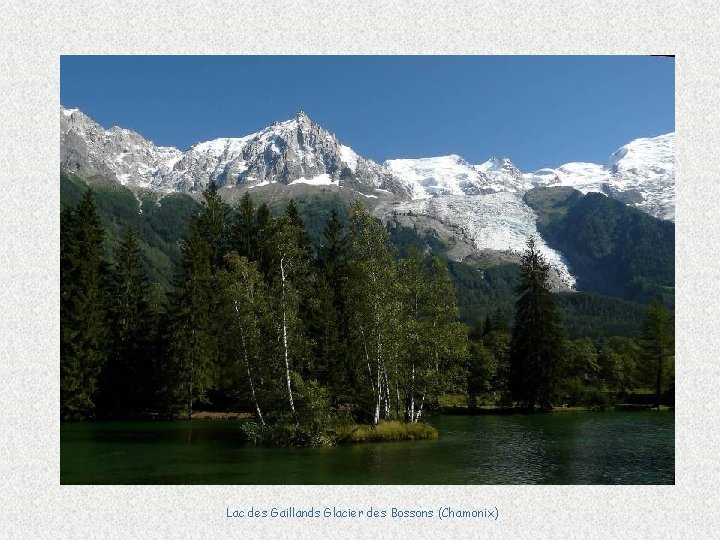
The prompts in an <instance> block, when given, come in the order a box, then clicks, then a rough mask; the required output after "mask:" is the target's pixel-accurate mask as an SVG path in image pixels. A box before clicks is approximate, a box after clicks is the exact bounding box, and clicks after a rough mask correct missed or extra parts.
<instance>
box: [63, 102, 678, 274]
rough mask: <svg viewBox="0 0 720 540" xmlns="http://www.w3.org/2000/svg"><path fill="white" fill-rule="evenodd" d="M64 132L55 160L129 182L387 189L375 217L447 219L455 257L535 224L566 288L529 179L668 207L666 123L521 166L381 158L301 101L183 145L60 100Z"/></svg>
mask: <svg viewBox="0 0 720 540" xmlns="http://www.w3.org/2000/svg"><path fill="white" fill-rule="evenodd" d="M60 135H61V137H60V148H61V153H60V166H61V168H63V169H65V170H68V171H70V172H73V173H76V174H78V175H79V176H82V177H90V176H93V175H102V176H105V177H109V178H114V179H116V180H117V181H118V182H120V183H121V184H123V185H125V186H128V187H130V188H145V189H152V190H156V191H162V192H174V191H179V192H188V193H192V192H198V191H201V190H202V189H204V188H205V187H206V186H207V185H208V184H209V183H210V182H211V181H214V182H215V183H217V184H218V185H219V186H223V187H226V188H230V189H233V188H240V189H246V188H248V189H250V188H261V187H262V186H265V185H269V184H283V185H288V186H293V185H297V184H308V185H316V186H335V187H336V188H337V189H348V190H352V191H354V192H357V193H361V194H363V195H365V196H366V197H370V198H377V195H378V194H383V197H382V198H381V199H382V200H379V201H378V202H379V203H380V204H378V205H376V206H375V210H374V211H375V213H376V215H377V216H378V217H380V218H383V219H385V220H387V219H389V218H390V216H392V218H393V219H398V220H399V221H400V222H401V223H402V222H407V223H405V224H407V225H412V226H414V227H416V228H417V227H420V228H434V229H436V230H440V229H442V230H444V231H446V232H447V231H450V232H449V233H448V234H449V235H450V236H452V237H453V238H455V237H457V238H458V239H459V240H458V241H459V242H461V243H462V244H463V246H465V247H463V248H462V249H458V250H457V254H458V255H457V256H458V258H463V257H465V256H467V255H468V253H469V252H468V250H472V251H473V252H475V253H479V254H482V253H499V254H504V255H502V256H503V257H505V256H511V257H516V256H517V254H519V253H520V252H521V251H522V250H523V249H524V247H525V241H526V239H527V237H528V236H530V235H535V236H536V237H538V238H539V245H540V248H541V250H542V251H543V252H544V254H545V256H546V258H547V259H548V261H549V262H551V263H552V265H553V267H554V268H555V270H556V274H557V276H556V277H557V278H558V279H559V281H560V282H561V283H563V284H564V286H565V287H568V288H572V286H573V284H574V281H575V280H574V277H573V275H572V273H571V271H570V269H569V268H568V266H567V264H566V263H565V260H564V258H563V256H562V254H561V253H559V252H557V251H555V250H553V249H551V248H550V247H549V246H547V245H546V244H545V243H544V241H543V240H542V238H541V235H540V234H539V233H538V229H537V226H536V220H537V216H536V214H535V212H534V211H533V210H532V209H531V208H530V207H529V206H528V205H527V204H525V202H524V200H523V196H524V194H525V193H526V192H527V191H528V190H530V189H532V188H533V187H534V186H553V185H558V186H570V187H573V188H575V189H577V190H579V191H581V192H583V193H588V192H591V191H593V192H600V193H603V194H605V195H607V196H610V197H614V198H616V199H619V200H621V201H622V202H624V203H626V204H629V205H633V206H636V207H638V208H639V209H640V210H643V211H645V212H647V213H648V214H651V215H653V216H656V217H659V218H662V219H669V220H673V219H674V204H675V203H674V200H675V165H674V133H670V134H667V135H661V136H659V137H654V138H647V139H637V140H634V141H632V142H630V143H628V144H626V145H625V146H622V147H621V148H619V149H618V150H617V151H615V152H614V153H613V154H612V155H611V156H610V158H609V160H608V162H607V163H606V164H605V165H598V164H593V163H567V164H565V165H562V166H560V167H558V168H556V169H540V170H538V171H535V172H532V173H525V174H523V173H522V172H521V171H520V170H519V169H518V168H517V167H516V166H515V165H514V164H513V163H512V161H510V159H508V158H506V157H501V158H491V159H489V160H487V161H485V162H484V163H481V164H479V165H472V164H470V163H468V162H467V161H466V160H464V159H463V158H462V157H460V156H458V155H449V156H440V157H430V158H420V159H392V160H388V161H386V162H385V163H383V164H382V165H380V164H378V163H376V162H374V161H372V160H370V159H366V158H364V157H362V156H360V155H358V154H357V153H356V152H355V151H353V150H352V149H351V148H349V147H348V146H345V145H343V144H342V143H341V142H340V141H339V140H338V139H337V137H336V136H335V135H334V134H332V133H330V132H329V131H327V130H326V129H324V128H323V127H322V126H320V125H318V124H316V123H314V122H312V121H311V120H310V118H309V117H308V116H307V115H306V114H305V113H303V112H302V111H301V112H299V113H298V114H297V115H296V116H295V117H294V118H292V119H290V120H286V121H284V122H274V123H273V124H272V125H270V126H268V127H267V128H265V129H263V130H261V131H258V132H256V133H251V134H250V135H245V136H243V137H237V138H220V139H214V140H211V141H207V142H202V143H199V144H196V145H194V146H192V147H191V148H189V149H188V150H187V151H182V150H180V149H177V148H171V147H160V146H156V145H154V144H153V143H152V142H150V141H148V140H146V139H144V138H143V137H142V136H141V135H139V134H137V133H135V132H133V131H130V130H127V129H123V128H120V127H113V128H111V129H105V128H104V127H102V126H100V125H99V124H97V123H96V122H94V121H93V120H92V119H91V118H89V117H88V116H87V115H85V114H84V113H82V112H81V111H79V110H78V109H66V108H62V107H61V110H60ZM398 216H399V217H398ZM508 254H509V255H508Z"/></svg>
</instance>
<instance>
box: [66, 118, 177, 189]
mask: <svg viewBox="0 0 720 540" xmlns="http://www.w3.org/2000/svg"><path fill="white" fill-rule="evenodd" d="M182 156H183V153H182V152H181V151H180V150H178V149H177V148H170V147H163V146H155V145H154V144H153V143H151V142H150V141H147V140H145V139H144V138H143V137H141V136H140V135H138V134H137V133H135V132H134V131H130V130H129V129H123V128H120V127H113V128H112V129H105V128H103V127H102V126H101V125H100V124H98V123H96V122H94V121H93V120H92V119H91V118H90V117H88V116H87V115H85V114H84V113H82V112H81V111H79V110H78V109H65V108H62V107H61V108H60V168H61V169H64V170H66V171H69V172H71V173H74V174H77V175H79V176H82V177H89V176H93V175H102V176H106V177H109V178H114V179H116V180H117V181H119V182H120V183H121V184H123V185H130V186H138V187H147V188H162V187H163V186H160V185H159V183H158V182H157V179H159V178H162V177H163V175H165V174H167V173H168V172H169V171H171V170H172V167H173V166H174V165H175V163H177V162H178V161H179V160H180V159H181V158H182Z"/></svg>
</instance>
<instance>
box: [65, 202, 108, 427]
mask: <svg viewBox="0 0 720 540" xmlns="http://www.w3.org/2000/svg"><path fill="white" fill-rule="evenodd" d="M103 238H104V234H103V230H102V227H101V226H100V219H99V217H98V213H97V208H96V206H95V199H94V198H93V195H92V192H91V191H90V190H87V191H86V192H85V194H84V195H83V197H82V200H81V201H80V203H79V204H78V206H77V208H76V209H75V210H74V211H70V210H67V209H66V210H64V211H63V212H62V213H61V231H60V247H61V254H60V279H61V284H60V291H61V293H60V404H61V415H62V416H63V417H85V416H92V415H93V414H94V412H95V401H96V395H95V394H96V392H97V385H98V378H99V376H100V373H101V371H102V368H103V366H104V364H105V359H106V352H107V322H106V305H105V286H106V283H105V280H106V274H107V271H106V267H105V263H104V261H103Z"/></svg>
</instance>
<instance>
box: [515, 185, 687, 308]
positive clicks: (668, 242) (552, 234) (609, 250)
mask: <svg viewBox="0 0 720 540" xmlns="http://www.w3.org/2000/svg"><path fill="white" fill-rule="evenodd" d="M525 202H526V203H527V204H528V205H530V206H531V207H532V208H533V209H534V210H535V211H536V212H537V213H538V216H539V219H538V229H539V230H540V232H541V233H542V235H543V237H544V238H545V240H546V241H547V242H548V244H549V245H550V246H552V247H554V248H556V249H558V250H560V251H561V252H562V253H563V254H564V255H565V257H566V258H567V260H568V263H569V265H570V268H571V269H572V272H573V273H574V275H575V276H576V277H577V286H578V288H579V289H580V290H583V291H589V292H595V293H599V294H604V295H610V296H616V297H620V298H623V299H626V300H632V301H636V302H644V303H647V302H649V301H650V300H651V299H653V298H656V297H660V298H662V299H663V301H664V302H665V303H666V304H667V305H670V306H672V305H673V297H674V285H675V224H674V223H673V222H671V221H665V220H661V219H657V218H654V217H652V216H649V215H648V214H646V213H644V212H641V211H640V210H637V209H636V208H632V207H630V206H626V205H624V204H623V203H621V202H619V201H617V200H615V199H611V198H609V197H606V196H604V195H601V194H599V193H588V194H587V195H582V194H581V193H580V192H578V191H575V190H573V189H572V188H562V187H552V188H535V189H532V190H530V191H528V192H527V193H526V194H525Z"/></svg>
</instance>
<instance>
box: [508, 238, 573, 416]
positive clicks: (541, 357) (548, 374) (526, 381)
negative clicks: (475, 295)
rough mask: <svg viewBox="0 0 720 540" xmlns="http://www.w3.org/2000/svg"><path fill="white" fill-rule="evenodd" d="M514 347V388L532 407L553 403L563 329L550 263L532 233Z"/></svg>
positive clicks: (525, 258) (524, 265)
mask: <svg viewBox="0 0 720 540" xmlns="http://www.w3.org/2000/svg"><path fill="white" fill-rule="evenodd" d="M520 266H521V277H520V283H519V284H518V286H517V289H516V290H517V293H518V296H519V297H518V299H517V302H516V303H515V323H514V325H513V332H512V341H511V347H510V381H509V384H510V392H511V395H512V397H513V398H514V399H515V400H516V401H517V402H518V403H520V404H521V405H522V406H524V407H526V408H527V409H528V410H529V411H533V410H535V406H536V405H539V406H540V407H543V408H547V407H550V406H551V403H552V399H553V394H554V390H555V384H556V382H557V377H558V373H557V367H558V363H559V360H560V357H561V354H562V347H563V332H562V327H561V325H560V318H559V315H558V312H557V309H556V307H555V302H554V300H553V297H552V294H551V292H550V286H549V281H548V277H549V270H550V266H549V265H548V263H547V262H545V259H544V257H543V256H542V254H541V253H540V250H539V249H538V247H537V245H536V244H535V239H534V238H532V237H530V238H529V239H528V242H527V249H526V250H525V252H524V253H523V255H522V257H521V259H520Z"/></svg>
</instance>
